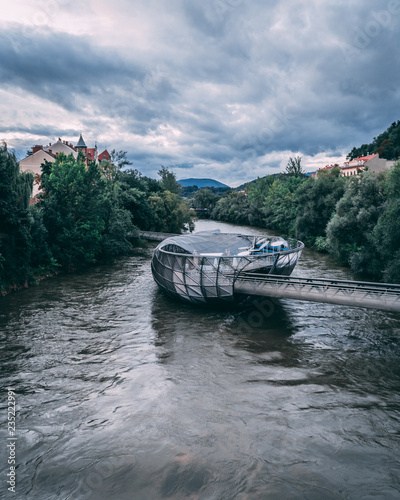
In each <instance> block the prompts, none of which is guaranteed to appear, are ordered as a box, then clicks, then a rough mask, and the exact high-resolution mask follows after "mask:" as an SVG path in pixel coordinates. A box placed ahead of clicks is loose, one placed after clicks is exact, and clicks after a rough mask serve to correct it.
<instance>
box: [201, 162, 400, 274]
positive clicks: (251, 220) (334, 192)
mask: <svg viewBox="0 0 400 500" xmlns="http://www.w3.org/2000/svg"><path fill="white" fill-rule="evenodd" d="M192 206H193V207H194V208H201V209H207V210H208V213H209V214H210V217H211V218H212V219H215V220H218V221H224V222H231V223H235V224H249V225H252V226H258V227H263V228H267V229H270V230H272V231H274V232H276V233H279V234H280V235H282V236H287V237H294V238H297V239H299V240H301V241H303V242H304V243H305V244H306V246H309V247H314V248H315V249H317V250H319V251H327V252H329V253H330V254H331V255H332V256H334V257H336V258H337V259H338V260H339V262H340V263H342V264H344V265H348V266H350V267H351V269H352V270H353V271H354V272H355V273H356V274H358V275H360V276H364V277H368V278H370V279H373V280H379V281H382V280H383V281H388V282H393V283H400V162H397V163H396V164H395V166H394V167H393V169H391V170H389V171H387V172H384V173H381V174H375V173H372V172H363V173H361V175H360V176H354V177H342V176H341V175H340V170H339V168H334V169H332V170H330V171H321V172H320V173H319V175H318V178H317V179H314V178H308V177H306V176H304V175H303V174H301V173H299V174H297V175H296V174H289V173H286V174H280V175H270V176H266V177H263V178H259V179H257V180H256V181H254V182H252V183H249V184H248V185H247V188H246V190H245V191H243V192H237V191H231V192H229V193H227V194H226V195H225V196H223V197H218V196H216V195H215V194H213V193H212V192H210V191H207V190H206V189H203V190H200V191H198V192H196V193H195V195H194V196H193V198H192Z"/></svg>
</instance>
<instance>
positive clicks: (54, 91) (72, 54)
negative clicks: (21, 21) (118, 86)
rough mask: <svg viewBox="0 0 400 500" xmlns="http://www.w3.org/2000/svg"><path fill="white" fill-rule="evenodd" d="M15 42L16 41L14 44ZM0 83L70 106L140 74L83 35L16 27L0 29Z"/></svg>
mask: <svg viewBox="0 0 400 500" xmlns="http://www.w3.org/2000/svg"><path fill="white" fill-rule="evenodd" d="M15 40H19V41H18V43H17V44H15ZM0 61H1V63H0V82H1V84H2V86H3V87H7V86H12V87H19V88H21V89H23V90H25V91H27V92H31V93H32V94H35V95H38V96H40V97H42V98H45V99H48V100H50V101H54V102H56V103H59V104H62V105H63V106H65V107H66V108H67V109H69V108H71V107H73V106H74V98H75V97H76V96H88V95H92V94H95V92H96V88H99V87H105V86H107V85H114V82H115V78H116V76H117V77H118V81H119V82H121V83H122V84H127V83H128V82H129V84H130V82H131V81H132V80H135V79H137V80H140V79H142V78H143V77H144V74H143V71H142V70H140V69H139V68H138V67H137V66H135V65H133V64H131V63H130V64H127V63H126V61H124V60H122V59H121V58H120V57H119V56H118V53H116V52H113V51H110V50H104V49H100V48H98V47H96V46H95V45H93V44H92V43H91V42H90V41H89V40H86V39H85V38H83V37H77V36H74V35H70V34H66V33H55V32H52V31H50V30H48V29H47V30H40V31H39V32H38V33H35V34H34V36H30V37H29V38H27V37H26V35H24V29H23V28H22V27H18V26H16V27H15V26H14V27H13V28H9V29H8V30H3V31H2V32H1V33H0Z"/></svg>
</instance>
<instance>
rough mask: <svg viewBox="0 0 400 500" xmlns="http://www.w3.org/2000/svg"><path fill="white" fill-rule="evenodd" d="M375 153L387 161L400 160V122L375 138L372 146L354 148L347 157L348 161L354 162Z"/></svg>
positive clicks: (365, 145) (394, 123)
mask: <svg viewBox="0 0 400 500" xmlns="http://www.w3.org/2000/svg"><path fill="white" fill-rule="evenodd" d="M373 153H379V156H380V157H381V158H385V159H386V160H397V159H398V158H400V121H397V122H393V123H392V124H391V125H390V127H389V128H388V129H387V130H385V132H383V133H382V134H379V135H378V137H374V139H373V141H372V142H371V143H370V144H363V145H362V146H360V147H359V148H356V147H354V148H353V149H352V150H351V151H350V153H349V154H348V155H347V159H349V160H353V159H354V158H357V157H358V156H365V155H367V154H373Z"/></svg>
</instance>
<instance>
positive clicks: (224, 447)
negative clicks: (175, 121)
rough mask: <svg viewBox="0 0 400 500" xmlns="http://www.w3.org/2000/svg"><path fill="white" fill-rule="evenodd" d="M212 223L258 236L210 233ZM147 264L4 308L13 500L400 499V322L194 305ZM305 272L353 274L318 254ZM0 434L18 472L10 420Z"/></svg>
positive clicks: (335, 309) (282, 305)
mask: <svg viewBox="0 0 400 500" xmlns="http://www.w3.org/2000/svg"><path fill="white" fill-rule="evenodd" d="M211 227H212V228H214V227H219V228H221V229H223V230H225V231H227V232H240V231H242V232H244V233H247V234H250V233H256V232H257V231H256V230H255V229H254V228H253V229H251V228H238V227H235V226H230V225H228V224H217V223H214V222H208V221H200V222H199V223H198V226H197V229H198V230H201V229H205V228H211ZM150 257H151V249H149V250H144V251H142V252H141V253H138V255H136V256H134V257H130V258H126V259H122V260H120V261H119V262H118V263H116V264H115V265H113V266H110V267H97V268H95V269H91V270H89V271H87V272H85V273H82V274H78V275H73V276H63V277H57V278H54V279H50V280H47V281H45V282H42V283H40V285H39V286H37V287H35V288H31V289H28V290H23V291H21V292H18V293H15V294H11V295H9V296H7V297H5V298H4V299H1V300H0V330H1V344H0V347H1V360H2V361H1V377H2V378H1V385H2V391H1V393H2V394H3V396H2V401H1V404H2V408H5V404H6V397H7V387H13V388H15V391H16V396H17V437H18V441H17V462H18V470H17V494H16V495H15V496H13V498H29V499H35V500H36V499H38V500H47V499H55V498H61V499H81V498H82V499H93V500H97V499H98V500H102V499H104V500H106V499H107V500H108V499H115V500H124V499H127V500H132V499H133V500H136V499H137V500H142V499H143V500H152V499H193V500H194V499H216V500H220V499H243V500H245V499H264V498H265V499H277V500H278V499H279V500H282V499H303V498H304V499H311V500H314V499H315V500H320V499H342V498H343V499H398V498H400V479H399V470H400V467H399V457H400V454H399V451H400V449H399V429H400V414H399V409H400V397H399V389H400V316H399V315H395V314H392V313H385V312H380V311H374V310H368V309H357V308H347V307H343V306H335V305H328V304H317V303H311V302H309V303H307V302H296V301H288V300H282V301H280V302H276V303H271V302H269V301H267V300H265V299H263V300H262V301H261V302H260V303H259V304H258V305H257V306H255V307H253V308H252V309H249V310H245V311H235V310H215V309H200V308H195V307H192V306H189V305H185V304H180V303H177V302H174V301H172V300H171V299H169V298H168V297H165V296H164V295H163V294H162V293H161V292H160V291H159V290H158V289H157V287H156V285H155V283H154V282H153V279H152V276H151V270H150ZM293 275H294V276H315V277H332V278H350V279H351V278H352V276H351V275H350V274H349V272H348V271H346V270H344V269H342V268H339V267H337V266H335V265H334V264H333V263H332V261H330V260H329V258H328V257H326V256H321V255H316V254H314V253H311V252H307V251H306V252H304V253H303V256H302V258H301V260H300V262H299V264H298V266H297V267H296V268H295V271H294V273H293ZM1 425H2V436H3V435H4V438H2V443H3V444H2V455H1V457H2V461H5V460H6V451H5V446H6V445H5V443H6V441H5V437H6V430H7V425H6V412H5V410H4V411H2V413H1ZM2 470H3V471H4V470H5V467H2ZM5 481H6V478H5V473H4V472H3V476H2V484H1V487H0V492H1V493H0V496H1V495H4V496H7V497H8V495H5V493H6V484H5ZM10 498H11V496H10Z"/></svg>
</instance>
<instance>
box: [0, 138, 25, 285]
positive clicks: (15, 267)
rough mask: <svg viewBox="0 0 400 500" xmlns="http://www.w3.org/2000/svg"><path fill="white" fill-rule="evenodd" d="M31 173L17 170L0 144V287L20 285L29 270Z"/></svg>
mask: <svg viewBox="0 0 400 500" xmlns="http://www.w3.org/2000/svg"><path fill="white" fill-rule="evenodd" d="M32 186H33V175H32V174H27V173H20V172H19V167H18V163H17V160H16V158H15V155H14V154H13V153H12V152H9V151H8V150H7V146H6V145H5V144H2V145H0V245H1V246H0V288H1V289H2V288H4V287H6V286H8V285H9V284H17V285H22V284H24V283H25V282H26V280H27V278H28V272H29V260H30V255H31V252H32V235H31V227H32V223H33V221H32V219H31V217H30V215H29V198H30V196H31V193H32Z"/></svg>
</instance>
